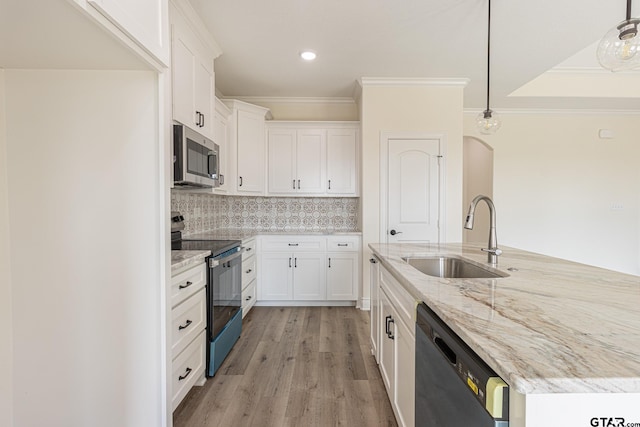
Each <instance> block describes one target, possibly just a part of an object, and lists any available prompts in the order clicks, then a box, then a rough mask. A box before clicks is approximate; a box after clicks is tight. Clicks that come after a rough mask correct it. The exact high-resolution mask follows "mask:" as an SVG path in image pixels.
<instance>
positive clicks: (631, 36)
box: [597, 0, 640, 71]
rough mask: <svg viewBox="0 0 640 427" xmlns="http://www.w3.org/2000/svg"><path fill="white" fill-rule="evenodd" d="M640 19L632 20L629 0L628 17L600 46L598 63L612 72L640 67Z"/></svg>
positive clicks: (607, 35)
mask: <svg viewBox="0 0 640 427" xmlns="http://www.w3.org/2000/svg"><path fill="white" fill-rule="evenodd" d="M638 24H640V19H638V18H633V19H632V18H631V0H627V16H626V19H625V20H624V21H622V22H621V23H619V24H618V25H617V26H616V27H615V28H612V29H611V30H610V31H609V32H608V33H607V34H605V36H604V38H603V39H602V40H601V41H600V44H598V51H597V55H598V62H600V65H602V67H604V68H606V69H607V70H611V71H623V70H632V69H634V68H639V67H640V52H639V51H640V36H638Z"/></svg>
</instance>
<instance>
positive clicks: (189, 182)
mask: <svg viewBox="0 0 640 427" xmlns="http://www.w3.org/2000/svg"><path fill="white" fill-rule="evenodd" d="M221 178H222V177H221V176H220V148H219V147H218V145H217V144H216V143H214V142H213V141H212V140H210V139H209V138H206V137H204V136H202V135H200V134H199V133H198V132H195V131H193V130H191V129H189V128H188V127H186V126H184V125H182V124H180V123H175V124H174V125H173V185H174V187H177V188H214V187H218V186H220V184H221V182H220V180H221Z"/></svg>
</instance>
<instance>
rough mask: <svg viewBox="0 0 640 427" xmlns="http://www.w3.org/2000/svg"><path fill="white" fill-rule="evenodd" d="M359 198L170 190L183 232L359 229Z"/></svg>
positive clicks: (186, 233) (173, 209) (172, 207)
mask: <svg viewBox="0 0 640 427" xmlns="http://www.w3.org/2000/svg"><path fill="white" fill-rule="evenodd" d="M358 206H359V199H357V198H343V197H341V198H325V197H249V196H221V195H216V194H199V193H187V192H184V191H179V190H177V191H176V190H173V191H171V210H172V211H179V212H180V213H181V214H182V215H183V216H184V218H185V221H184V225H185V228H184V231H183V234H184V235H189V234H193V233H203V232H207V231H213V230H219V229H225V228H242V229H249V230H258V231H295V232H300V231H357V227H358Z"/></svg>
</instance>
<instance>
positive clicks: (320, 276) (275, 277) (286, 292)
mask: <svg viewBox="0 0 640 427" xmlns="http://www.w3.org/2000/svg"><path fill="white" fill-rule="evenodd" d="M261 258H262V264H261V266H260V271H261V276H260V277H261V280H260V289H259V291H258V299H259V300H260V301H263V300H264V301H293V300H298V301H301V300H302V301H306V300H310V301H313V300H324V299H325V285H324V283H325V276H324V272H325V271H324V253H313V252H311V253H305V252H300V253H293V252H290V253H265V254H262V256H261Z"/></svg>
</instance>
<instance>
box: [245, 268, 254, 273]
mask: <svg viewBox="0 0 640 427" xmlns="http://www.w3.org/2000/svg"><path fill="white" fill-rule="evenodd" d="M252 271H253V270H252V269H248V270H247V271H245V273H247V274H249V273H251V272H252Z"/></svg>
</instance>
